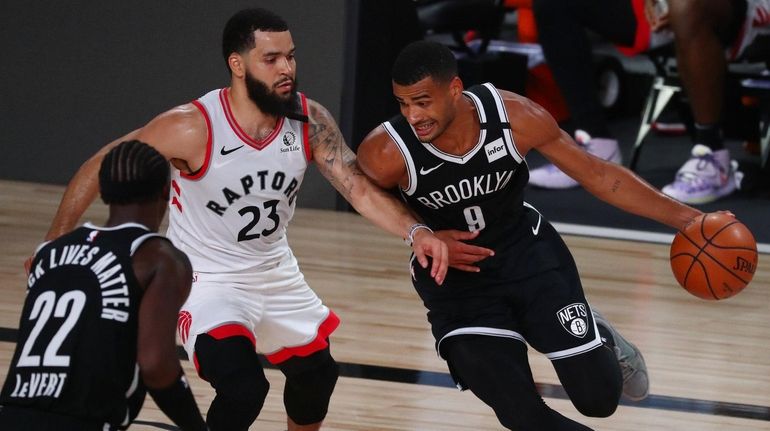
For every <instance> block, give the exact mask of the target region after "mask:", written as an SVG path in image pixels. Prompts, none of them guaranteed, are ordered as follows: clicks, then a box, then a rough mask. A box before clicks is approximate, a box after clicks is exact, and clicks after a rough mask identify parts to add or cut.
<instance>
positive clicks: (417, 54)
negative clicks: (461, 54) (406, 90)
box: [391, 40, 457, 85]
mask: <svg viewBox="0 0 770 431" xmlns="http://www.w3.org/2000/svg"><path fill="white" fill-rule="evenodd" d="M455 76H457V60H456V59H455V56H454V54H452V51H451V50H450V49H449V48H447V47H446V46H445V45H442V44H440V43H438V42H433V41H428V40H420V41H417V42H412V43H410V44H409V45H407V46H406V48H404V49H403V50H401V52H400V53H399V54H398V57H397V58H396V61H395V63H393V69H392V70H391V77H392V79H393V82H395V83H396V84H398V85H412V84H414V83H415V82H418V81H421V80H423V79H425V78H427V77H431V78H433V79H434V80H436V81H440V82H448V81H450V80H451V79H452V78H454V77H455Z"/></svg>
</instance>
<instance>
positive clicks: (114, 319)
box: [0, 223, 157, 424]
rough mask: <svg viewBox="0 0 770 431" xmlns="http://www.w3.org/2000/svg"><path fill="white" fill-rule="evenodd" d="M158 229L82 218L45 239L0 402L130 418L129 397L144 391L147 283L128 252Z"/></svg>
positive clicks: (88, 416)
mask: <svg viewBox="0 0 770 431" xmlns="http://www.w3.org/2000/svg"><path fill="white" fill-rule="evenodd" d="M154 236H157V234H155V233H151V232H150V231H148V230H147V229H146V228H145V227H144V226H141V225H139V224H133V223H129V224H123V225H120V226H116V227H110V228H102V227H96V226H93V225H90V224H85V225H83V226H82V227H79V228H78V229H76V230H74V231H72V232H70V233H69V234H67V235H64V236H63V237H61V238H58V239H56V240H55V241H53V242H49V243H46V244H44V245H43V246H41V248H40V249H39V250H38V251H37V253H36V254H35V259H34V261H33V264H32V268H31V270H30V274H29V278H28V283H27V286H28V291H27V298H26V300H25V303H24V309H23V311H22V315H21V321H20V323H19V338H18V343H17V346H16V352H15V354H14V356H13V361H12V362H11V367H10V370H9V372H8V375H7V378H6V382H5V385H4V386H3V390H2V393H0V404H2V405H6V406H20V407H28V408H33V409H37V410H43V411H48V412H53V413H59V414H66V415H68V416H74V417H78V418H82V419H84V420H88V421H104V422H109V423H111V424H121V423H124V422H126V421H127V420H128V419H127V403H128V399H129V398H132V396H134V395H135V394H136V395H139V394H140V393H141V396H142V397H143V392H141V389H139V387H140V386H139V385H138V378H139V376H138V369H137V366H136V351H137V347H136V346H137V323H138V312H139V303H140V301H141V297H142V294H143V290H142V288H141V287H140V286H139V284H138V282H137V280H136V277H135V275H134V272H133V269H132V266H131V256H132V255H133V253H134V251H135V250H136V249H137V248H138V247H139V245H141V244H142V242H144V241H145V240H146V239H148V238H151V237H154ZM137 391H139V392H137Z"/></svg>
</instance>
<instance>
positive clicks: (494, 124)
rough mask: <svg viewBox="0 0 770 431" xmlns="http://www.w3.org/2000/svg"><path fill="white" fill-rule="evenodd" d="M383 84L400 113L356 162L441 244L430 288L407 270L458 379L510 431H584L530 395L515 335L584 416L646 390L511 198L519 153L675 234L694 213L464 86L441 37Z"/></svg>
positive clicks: (564, 252) (629, 351)
mask: <svg viewBox="0 0 770 431" xmlns="http://www.w3.org/2000/svg"><path fill="white" fill-rule="evenodd" d="M392 80H393V81H392V85H393V93H394V95H395V97H396V99H397V101H398V102H399V104H400V110H401V115H400V116H396V117H394V118H392V119H391V120H390V121H386V122H384V123H382V125H381V126H379V127H378V128H376V129H375V130H373V131H372V132H371V133H370V134H369V136H367V137H366V139H365V140H364V142H363V143H362V144H361V145H360V147H359V150H358V162H359V166H361V168H362V170H363V171H364V173H365V174H367V175H368V176H369V177H370V178H372V180H373V181H374V182H375V183H377V184H379V185H380V186H382V187H384V188H395V187H398V188H399V189H400V191H401V194H402V197H403V198H404V200H405V201H406V202H407V204H408V205H409V207H410V208H411V209H412V210H413V211H414V212H415V213H416V214H417V215H418V216H419V217H420V218H421V219H422V220H423V222H424V223H425V224H427V225H428V226H429V227H430V228H431V229H433V230H434V231H435V232H436V235H437V236H438V237H439V238H442V239H444V241H446V242H447V244H448V245H449V253H450V256H449V263H450V269H449V271H448V272H447V275H446V278H445V281H444V283H443V285H441V286H438V285H437V284H436V283H435V282H434V280H432V279H431V277H430V273H428V272H427V271H426V270H425V269H423V268H421V267H420V265H416V264H414V263H413V264H412V265H411V275H412V282H413V284H414V287H415V289H416V290H417V292H418V293H419V295H420V297H421V298H422V300H423V302H424V304H425V306H426V308H427V309H428V320H429V321H430V324H431V328H432V331H433V335H434V337H435V339H436V348H437V350H438V353H439V355H440V356H441V357H442V358H444V359H445V360H446V361H447V363H448V366H449V370H450V372H451V374H452V376H453V377H454V379H455V381H456V383H457V384H458V386H459V387H461V388H468V389H470V390H471V391H472V392H473V393H474V394H475V395H476V396H478V397H479V398H480V399H481V400H482V401H484V402H485V403H486V404H488V405H489V406H491V407H492V409H493V410H494V412H495V414H496V415H497V418H498V419H499V420H500V422H501V423H502V424H503V425H504V426H505V427H507V428H510V429H527V430H586V429H588V428H587V427H585V426H583V425H581V424H579V423H577V422H575V421H573V420H571V419H568V418H566V417H564V416H562V415H560V414H559V413H557V412H556V411H554V410H552V409H551V408H549V407H548V406H547V405H546V404H545V403H544V402H543V400H542V398H541V397H540V395H539V394H538V392H537V389H536V387H535V384H534V381H533V377H532V372H531V370H530V367H529V363H528V359H527V351H526V350H527V347H526V345H527V344H529V345H530V346H532V347H533V348H534V349H536V350H538V351H540V352H542V353H544V354H545V355H546V356H547V357H548V358H549V359H551V362H552V364H553V366H554V368H555V370H556V373H557V374H558V376H559V380H560V381H561V383H562V385H563V386H564V389H565V390H566V392H567V394H568V396H569V398H570V400H571V401H572V403H573V404H574V405H575V407H576V408H577V409H578V410H579V411H580V412H581V413H583V414H584V415H587V416H593V417H604V416H609V415H611V414H612V413H613V412H614V411H615V409H616V408H617V405H618V402H619V399H620V396H621V391H622V393H623V394H624V395H625V396H626V397H627V398H630V399H632V400H640V399H643V398H644V397H646V396H647V394H648V390H649V389H648V388H649V380H648V376H647V370H646V368H645V365H644V361H643V358H642V355H641V353H640V352H639V350H638V349H637V348H636V347H635V346H633V344H631V343H629V342H628V341H627V340H625V339H623V337H621V336H620V334H619V333H617V331H615V330H614V328H612V326H610V325H609V323H608V322H607V320H606V319H604V318H603V317H602V316H601V315H599V314H598V313H596V312H595V311H593V312H592V310H591V307H590V306H589V304H588V302H587V301H586V298H585V296H584V293H583V287H582V285H581V282H580V278H579V275H578V270H577V268H576V266H575V262H574V260H573V258H572V256H571V254H570V252H569V250H568V249H567V247H566V245H565V244H564V242H563V241H562V239H561V238H560V237H559V234H558V233H557V232H556V230H555V229H554V228H553V227H552V226H551V225H550V224H549V223H548V222H547V221H546V220H545V219H544V218H543V216H542V215H541V214H540V213H539V212H538V211H537V210H536V209H535V208H534V207H532V206H531V205H529V204H527V203H526V202H524V189H525V186H526V184H527V181H528V178H529V171H528V168H527V163H526V162H525V159H524V157H525V156H526V155H527V153H528V152H529V151H530V150H532V149H536V150H537V151H538V152H540V153H541V154H543V155H544V156H545V157H546V158H547V159H548V160H549V161H550V162H552V163H553V164H555V165H556V166H557V167H558V168H560V169H561V170H562V171H563V172H566V173H567V174H568V175H570V176H572V177H573V178H574V179H575V180H577V181H578V182H579V183H580V184H581V185H582V186H583V187H584V188H585V189H586V190H588V191H589V192H591V193H592V194H594V195H595V196H596V197H598V198H600V199H602V200H603V201H606V202H608V203H610V204H612V205H614V206H616V207H618V208H620V209H622V210H625V211H627V212H630V213H633V214H637V215H640V216H643V217H647V218H650V219H653V220H656V221H658V222H660V223H663V224H665V225H668V226H671V227H673V228H676V229H678V230H679V229H683V228H684V227H685V226H688V225H690V224H691V223H693V220H696V219H698V218H699V217H703V214H702V213H701V212H700V211H698V210H697V209H695V208H691V207H689V206H687V205H683V204H681V203H679V202H677V201H675V200H673V199H671V198H669V197H667V196H666V195H664V194H662V193H661V192H660V191H658V190H657V189H655V188H653V187H652V186H650V185H649V184H647V183H646V182H644V181H643V180H642V179H640V178H639V177H637V176H636V175H634V174H633V173H632V172H631V171H629V170H628V169H626V168H624V167H622V166H619V165H616V164H613V163H608V162H606V161H603V160H601V159H599V158H597V157H595V156H593V155H591V154H589V153H587V152H585V151H582V150H581V149H580V147H579V146H578V145H577V144H575V142H574V141H573V140H572V139H571V138H570V137H569V135H568V134H566V133H565V132H564V131H562V130H561V129H559V127H558V125H557V124H556V122H555V121H554V119H553V118H552V117H551V116H550V115H549V114H548V113H547V112H546V111H545V110H544V109H543V108H541V107H540V106H538V105H536V104H535V103H533V102H532V101H530V100H528V99H526V98H524V97H522V96H519V95H517V94H514V93H510V92H507V91H503V90H499V89H497V88H495V87H494V86H493V85H491V84H483V85H476V86H473V87H470V88H469V89H467V90H465V89H464V88H463V83H462V82H461V80H460V78H459V77H458V76H457V64H456V61H455V58H454V56H453V54H452V52H451V51H449V49H448V48H446V47H445V46H443V45H441V44H438V43H434V42H429V41H419V42H415V43H413V44H411V45H409V46H407V47H406V48H405V49H404V50H403V51H402V52H401V53H400V54H399V56H398V58H397V59H396V62H395V64H394V66H393V69H392ZM720 214H722V213H720ZM723 214H724V215H722V216H720V217H723V218H725V219H731V220H734V217H732V215H731V214H729V213H723ZM710 216H713V215H710ZM525 343H526V344H525Z"/></svg>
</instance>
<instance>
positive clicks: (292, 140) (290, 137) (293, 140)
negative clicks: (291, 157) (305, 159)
mask: <svg viewBox="0 0 770 431" xmlns="http://www.w3.org/2000/svg"><path fill="white" fill-rule="evenodd" d="M282 140H283V145H284V146H285V147H286V148H281V152H282V153H288V152H292V151H299V150H300V146H299V144H297V135H295V134H294V132H292V131H291V130H290V131H288V132H286V133H284V134H283V139H282Z"/></svg>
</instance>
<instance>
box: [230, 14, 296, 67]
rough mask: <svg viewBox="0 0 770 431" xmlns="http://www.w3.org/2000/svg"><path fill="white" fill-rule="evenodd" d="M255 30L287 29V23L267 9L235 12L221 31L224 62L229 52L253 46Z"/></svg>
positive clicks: (239, 51) (238, 51)
mask: <svg viewBox="0 0 770 431" xmlns="http://www.w3.org/2000/svg"><path fill="white" fill-rule="evenodd" d="M257 30H259V31H275V32H278V31H287V30H289V25H288V24H286V21H284V19H283V18H281V17H280V16H278V15H277V14H275V13H273V12H271V11H269V10H267V9H261V8H253V9H244V10H241V11H238V12H236V13H235V15H233V16H232V17H230V19H229V20H227V24H225V29H224V31H223V32H222V56H223V57H224V59H225V63H227V59H228V58H229V57H230V54H232V53H234V52H237V53H242V52H244V51H248V50H250V49H253V48H254V32H255V31H257ZM228 70H229V65H228Z"/></svg>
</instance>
